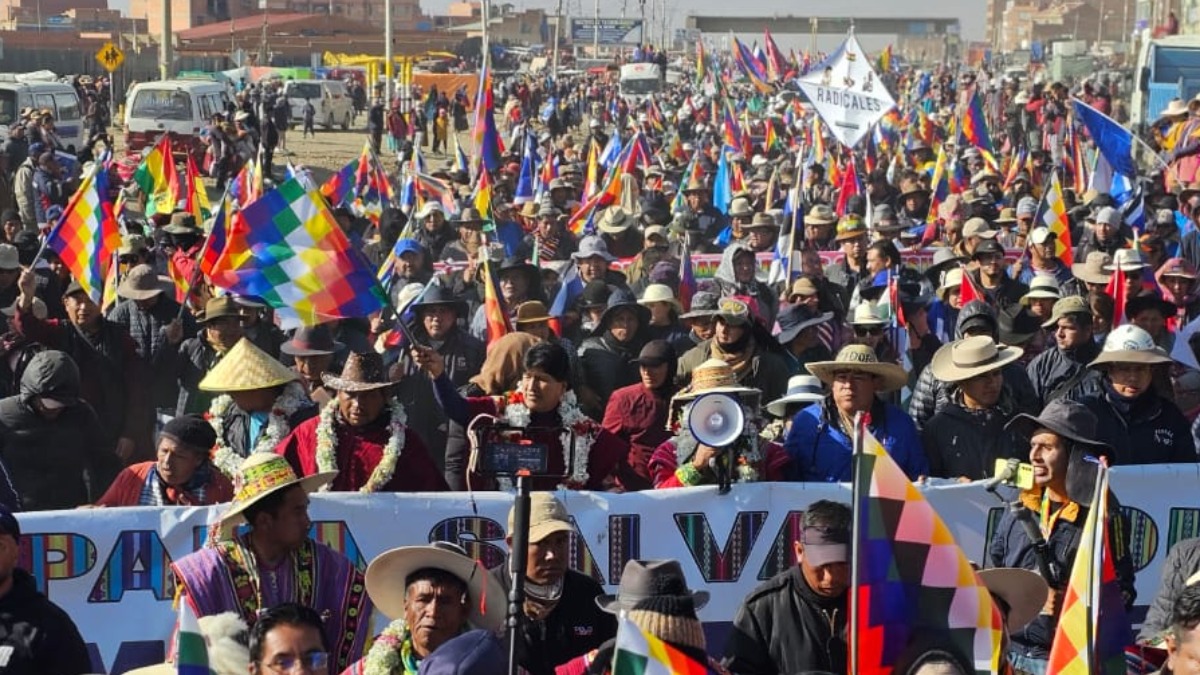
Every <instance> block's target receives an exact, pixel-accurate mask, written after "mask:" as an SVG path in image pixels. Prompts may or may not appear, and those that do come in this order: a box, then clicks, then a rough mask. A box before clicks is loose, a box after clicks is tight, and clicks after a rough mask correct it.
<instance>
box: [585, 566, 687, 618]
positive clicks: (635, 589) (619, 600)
mask: <svg viewBox="0 0 1200 675" xmlns="http://www.w3.org/2000/svg"><path fill="white" fill-rule="evenodd" d="M652 597H670V598H687V599H689V600H691V601H692V603H693V604H694V605H695V609H696V610H697V611H699V610H700V609H702V608H703V607H704V606H705V605H707V604H708V591H694V590H691V589H690V588H688V584H687V579H686V578H685V577H684V576H683V566H682V565H680V564H679V561H678V560H629V561H627V562H626V563H625V571H624V572H622V573H621V584H620V585H619V586H618V587H617V592H616V593H615V594H604V595H598V596H596V606H597V607H599V608H600V609H602V610H604V611H606V612H608V613H609V614H619V613H620V612H621V611H622V610H624V611H629V610H632V609H633V608H634V606H635V605H637V604H638V603H639V602H641V601H642V600H645V599H647V598H652Z"/></svg>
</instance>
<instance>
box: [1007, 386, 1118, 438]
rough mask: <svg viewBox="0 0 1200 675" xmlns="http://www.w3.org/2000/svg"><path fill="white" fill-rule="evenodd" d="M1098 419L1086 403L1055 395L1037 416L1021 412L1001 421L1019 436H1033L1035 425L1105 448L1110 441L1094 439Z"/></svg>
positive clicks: (1035, 429) (1036, 427)
mask: <svg viewBox="0 0 1200 675" xmlns="http://www.w3.org/2000/svg"><path fill="white" fill-rule="evenodd" d="M1098 425H1099V421H1098V420H1097V419H1096V415H1095V414H1093V413H1092V411H1091V410H1088V408H1087V406H1085V405H1083V404H1081V403H1077V402H1075V401H1070V400H1068V399H1065V398H1058V399H1055V400H1053V401H1051V402H1050V403H1047V404H1046V407H1045V408H1043V409H1042V414H1041V415H1039V416H1034V415H1030V414H1029V413H1020V414H1018V415H1016V416H1015V417H1013V418H1012V419H1011V420H1009V421H1008V424H1005V425H1004V428H1005V429H1009V430H1011V431H1013V432H1015V433H1017V434H1018V435H1020V436H1021V437H1022V438H1025V439H1029V438H1032V437H1033V434H1034V432H1036V431H1037V430H1038V429H1049V430H1050V431H1052V432H1054V433H1055V434H1057V435H1059V436H1062V437H1063V438H1067V439H1069V440H1072V441H1075V442H1076V443H1081V444H1083V445H1087V446H1091V447H1094V448H1108V447H1109V445H1108V444H1107V443H1104V442H1102V441H1098V440H1096V427H1097V426H1098Z"/></svg>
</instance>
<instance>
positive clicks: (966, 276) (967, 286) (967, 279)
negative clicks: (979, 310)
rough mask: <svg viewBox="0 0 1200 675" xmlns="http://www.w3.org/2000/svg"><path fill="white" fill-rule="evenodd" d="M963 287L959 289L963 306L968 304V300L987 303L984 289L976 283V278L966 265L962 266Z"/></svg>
mask: <svg viewBox="0 0 1200 675" xmlns="http://www.w3.org/2000/svg"><path fill="white" fill-rule="evenodd" d="M962 277H963V280H962V289H961V290H960V291H959V296H958V297H959V302H960V303H961V304H962V306H963V307H966V306H967V303H968V302H971V301H972V300H978V301H980V302H982V303H987V301H988V299H987V296H986V295H984V293H983V289H981V288H980V287H979V286H976V285H975V279H974V278H973V277H972V276H971V273H970V272H968V271H967V267H966V265H963V266H962Z"/></svg>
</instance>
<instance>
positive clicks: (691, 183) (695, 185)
mask: <svg viewBox="0 0 1200 675" xmlns="http://www.w3.org/2000/svg"><path fill="white" fill-rule="evenodd" d="M711 189H712V188H710V187H708V186H707V185H705V184H704V181H703V180H701V179H699V178H692V179H690V180H688V182H687V185H686V186H684V188H683V193H684V194H687V193H689V192H708V191H709V190H711Z"/></svg>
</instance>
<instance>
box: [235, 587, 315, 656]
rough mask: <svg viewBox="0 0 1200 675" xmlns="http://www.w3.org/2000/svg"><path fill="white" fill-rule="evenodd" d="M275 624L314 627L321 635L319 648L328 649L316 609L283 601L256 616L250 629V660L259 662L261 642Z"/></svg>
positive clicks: (261, 652) (265, 638)
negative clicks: (256, 619)
mask: <svg viewBox="0 0 1200 675" xmlns="http://www.w3.org/2000/svg"><path fill="white" fill-rule="evenodd" d="M277 626H297V627H303V626H308V627H310V628H315V629H316V630H317V633H318V634H319V635H320V636H321V649H322V650H324V651H329V642H328V640H326V639H325V622H324V621H322V620H321V615H320V614H317V610H315V609H313V608H311V607H306V606H304V605H301V604H297V603H295V602H285V603H283V604H281V605H275V606H274V607H271V608H269V609H267V610H266V611H265V612H263V613H262V614H260V615H259V616H258V621H257V622H255V624H254V626H253V627H252V628H251V629H250V662H251V663H260V662H262V658H263V643H264V642H266V640H267V634H268V633H270V632H271V631H272V630H274V629H275V628H276V627H277Z"/></svg>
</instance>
